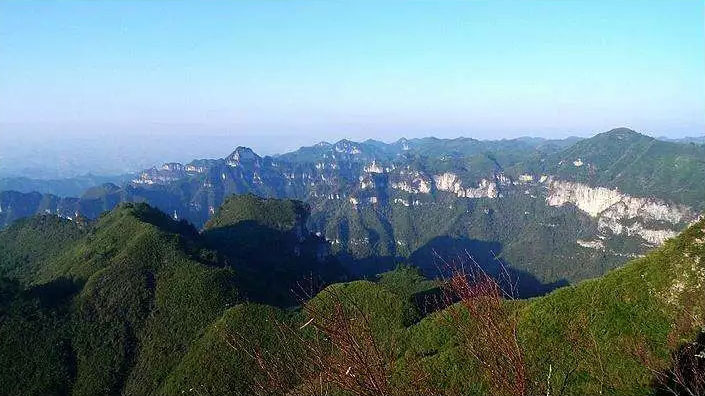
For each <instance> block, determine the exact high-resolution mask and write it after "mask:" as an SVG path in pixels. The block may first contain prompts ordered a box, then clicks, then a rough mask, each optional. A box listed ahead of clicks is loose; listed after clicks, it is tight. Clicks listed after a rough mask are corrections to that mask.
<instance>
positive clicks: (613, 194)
mask: <svg viewBox="0 0 705 396" xmlns="http://www.w3.org/2000/svg"><path fill="white" fill-rule="evenodd" d="M703 150H705V146H698V145H691V144H680V143H668V142H663V141H658V140H655V139H652V138H650V137H647V136H644V135H641V134H638V133H636V132H634V131H631V130H627V129H617V130H613V131H609V132H606V133H602V134H599V135H597V136H595V137H593V138H590V139H583V140H579V139H565V140H560V141H549V140H542V139H530V138H522V139H513V140H501V141H479V140H475V139H468V138H458V139H436V138H424V139H400V140H399V141H397V142H394V143H390V144H387V143H382V142H378V141H373V140H368V141H365V142H361V143H358V142H352V141H348V140H341V141H339V142H336V143H334V144H329V143H325V142H323V143H320V144H318V145H315V146H312V147H304V148H301V149H300V150H297V151H294V152H291V153H287V154H284V155H280V156H275V157H266V156H265V157H261V156H259V155H257V154H256V153H254V152H252V150H250V149H247V148H244V147H238V148H237V149H236V150H235V151H233V153H231V154H230V155H228V156H227V157H225V158H222V159H213V160H195V161H192V162H191V163H188V164H178V163H167V164H164V165H163V166H162V167H160V168H154V169H148V170H145V171H144V172H142V173H141V174H140V175H139V176H138V177H137V178H135V179H134V180H132V181H131V182H130V183H127V184H126V185H124V186H121V187H118V186H114V185H104V186H100V187H97V188H93V189H90V190H89V191H87V192H86V193H85V194H84V196H83V197H82V198H80V199H76V198H58V197H53V196H42V195H38V194H34V195H31V194H30V195H22V194H18V193H14V192H2V193H0V223H4V224H8V223H9V222H11V221H13V220H15V219H17V218H19V217H22V216H27V215H30V214H32V213H36V212H44V211H49V212H51V213H57V214H59V215H61V216H64V217H68V218H75V217H76V213H80V214H82V215H83V216H85V217H89V218H94V217H96V216H98V214H99V213H101V212H102V211H104V210H108V209H110V208H111V207H113V206H114V205H116V204H117V203H118V202H122V201H136V202H148V203H150V204H151V205H153V206H155V207H157V208H159V209H160V210H162V211H164V212H165V213H167V214H169V216H171V217H172V218H174V219H186V220H188V221H190V222H192V223H193V224H195V225H196V226H197V227H201V226H203V225H205V224H206V223H207V222H208V220H209V219H211V218H212V217H213V216H214V215H215V213H216V210H217V208H219V207H220V206H221V204H222V203H223V202H225V200H226V198H227V197H228V196H230V195H232V194H243V193H253V194H256V195H258V196H262V197H274V198H293V199H297V200H301V201H304V202H306V204H308V205H309V207H310V208H311V216H310V218H308V220H307V223H308V224H307V226H308V228H309V229H310V230H312V231H313V232H315V233H320V236H321V237H322V238H325V239H326V240H327V241H328V242H329V243H330V244H331V247H332V253H333V254H335V255H336V256H338V258H339V259H340V260H341V261H342V262H343V263H344V264H345V266H346V268H347V270H348V271H349V272H350V273H353V274H357V275H364V276H373V275H374V274H377V273H380V272H383V271H385V270H388V269H390V268H393V267H394V266H395V265H396V264H398V263H400V262H412V263H414V264H416V265H419V266H421V267H422V268H423V269H424V271H425V273H426V274H427V275H430V276H435V275H437V274H438V266H439V263H437V262H435V256H436V255H437V254H438V255H441V256H443V257H446V258H448V257H453V256H457V255H458V254H464V253H465V252H466V251H467V252H468V253H470V254H472V255H473V256H476V258H477V259H478V260H479V261H481V262H482V263H483V265H486V266H489V267H491V266H492V265H495V264H494V262H495V256H497V257H499V258H501V259H502V260H504V261H505V264H507V265H509V266H510V267H512V268H514V269H515V270H516V271H517V272H518V273H522V274H523V277H524V278H525V279H526V282H525V283H527V284H528V285H527V286H526V294H525V295H535V294H540V293H543V292H545V291H546V290H550V289H551V288H553V287H555V286H556V285H560V284H563V283H565V282H576V281H579V280H582V279H586V278H590V277H594V276H598V275H601V274H603V273H605V271H607V270H609V269H611V268H614V267H616V266H619V265H621V264H623V263H624V262H626V261H627V260H628V259H629V258H633V257H637V256H640V255H643V254H644V253H645V252H647V251H648V250H649V249H651V248H653V247H655V246H659V245H661V244H662V243H663V242H664V241H665V240H667V239H668V238H672V237H674V236H675V235H677V233H678V232H679V231H681V230H683V229H684V228H685V227H687V226H688V224H691V223H692V222H694V221H696V220H697V219H698V217H699V216H700V213H701V211H702V210H703V206H702V202H703V200H702V197H703V196H705V190H703V188H704V187H702V184H703V183H700V181H701V180H703V179H705V163H704V162H703V161H705V160H704V158H705V151H703ZM434 252H435V253H437V254H434ZM574 262H580V263H582V265H581V266H575V265H571V264H570V263H574Z"/></svg>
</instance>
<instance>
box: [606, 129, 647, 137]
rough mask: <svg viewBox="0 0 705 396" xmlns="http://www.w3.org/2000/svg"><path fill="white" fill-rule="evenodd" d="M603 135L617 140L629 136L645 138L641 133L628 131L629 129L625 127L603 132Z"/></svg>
mask: <svg viewBox="0 0 705 396" xmlns="http://www.w3.org/2000/svg"><path fill="white" fill-rule="evenodd" d="M603 135H609V136H614V137H617V138H623V137H629V136H645V135H642V134H641V133H639V132H637V131H635V130H633V129H629V128H625V127H621V128H614V129H610V130H609V131H607V132H604V133H603Z"/></svg>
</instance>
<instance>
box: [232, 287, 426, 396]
mask: <svg viewBox="0 0 705 396" xmlns="http://www.w3.org/2000/svg"><path fill="white" fill-rule="evenodd" d="M321 293H322V295H320V296H319V299H318V300H319V301H318V303H317V304H316V303H311V302H310V300H309V302H307V303H305V304H304V305H303V312H304V313H305V314H306V317H307V318H308V319H307V320H306V321H305V322H304V323H303V324H299V325H293V324H290V323H284V322H282V321H275V328H276V338H277V344H278V345H279V348H277V350H276V351H271V350H265V349H262V348H260V347H259V346H257V345H251V343H249V342H248V339H249V338H248V335H244V334H232V335H231V336H230V337H229V340H228V342H229V344H230V345H231V346H232V347H233V348H234V349H236V350H237V351H241V352H243V353H244V354H245V355H246V356H247V357H249V359H250V360H251V362H252V363H254V365H255V366H256V368H257V370H258V372H259V373H260V375H259V376H255V378H253V379H252V382H253V383H252V392H253V393H254V394H256V395H262V396H264V395H274V394H276V395H284V394H287V395H292V396H294V395H296V396H298V395H300V396H313V395H329V394H332V393H334V392H340V391H342V392H344V393H345V394H350V395H355V396H396V395H399V396H401V395H433V394H435V392H434V391H432V390H431V388H430V387H429V386H428V385H427V379H428V376H427V375H426V374H425V373H424V371H423V370H422V369H421V368H420V365H418V364H416V362H412V363H411V364H410V365H409V366H410V367H409V370H408V371H407V373H406V374H407V375H408V376H409V378H407V380H406V381H403V383H402V384H400V383H393V373H394V364H395V361H396V347H395V345H394V339H393V337H390V339H385V340H382V339H380V337H379V336H378V335H376V334H375V333H374V331H373V328H372V323H371V320H370V317H369V315H368V314H367V313H366V312H365V311H364V310H363V309H362V308H361V307H360V306H359V305H358V303H357V302H356V301H355V300H354V299H353V298H351V297H350V296H348V295H346V294H345V293H344V292H341V291H338V290H335V289H331V288H328V289H324V290H323V291H322V292H321ZM309 297H310V296H309ZM321 301H323V302H324V304H321Z"/></svg>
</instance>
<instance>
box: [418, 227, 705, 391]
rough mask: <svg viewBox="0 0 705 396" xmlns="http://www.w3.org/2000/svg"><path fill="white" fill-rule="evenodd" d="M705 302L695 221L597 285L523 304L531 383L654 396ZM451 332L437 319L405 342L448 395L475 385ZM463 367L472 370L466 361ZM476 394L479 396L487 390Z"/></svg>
mask: <svg viewBox="0 0 705 396" xmlns="http://www.w3.org/2000/svg"><path fill="white" fill-rule="evenodd" d="M704 296H705V221H700V222H699V223H697V224H695V225H693V226H692V227H690V228H689V229H688V230H686V231H685V232H684V233H683V234H682V235H680V236H679V237H678V238H676V239H673V240H670V241H668V242H667V243H666V244H665V245H664V246H663V247H661V248H659V249H657V250H655V251H654V252H652V253H650V254H648V255H647V256H646V257H644V258H640V259H636V260H633V261H631V262H630V263H629V264H627V265H625V266H624V267H623V268H621V269H618V270H614V271H611V272H610V273H608V274H607V275H606V276H605V277H603V278H599V279H594V280H589V281H585V282H582V283H580V284H578V285H576V286H571V287H566V288H561V289H559V290H557V291H555V292H553V293H551V294H549V295H547V296H544V297H540V298H536V299H532V300H529V301H526V302H525V303H524V304H521V305H519V307H518V309H519V318H520V321H519V327H518V328H519V342H520V345H521V349H522V351H523V354H524V359H525V368H526V370H527V372H529V373H530V376H531V379H532V381H536V383H537V384H546V378H547V376H548V375H549V373H550V375H551V377H549V379H548V381H549V384H550V385H544V389H543V392H545V390H546V387H547V386H550V387H551V388H552V389H554V390H558V389H563V393H564V394H569V395H572V394H575V395H582V394H629V395H640V394H643V395H646V394H651V392H652V390H653V388H652V385H653V382H652V381H654V372H653V371H652V370H667V369H668V367H669V365H670V364H672V362H671V361H670V360H669V354H670V353H671V352H673V351H675V350H676V349H677V348H679V347H681V346H682V345H684V344H686V343H689V342H692V341H694V340H695V338H696V335H697V334H698V332H702V331H703V329H704V328H705V319H704V318H705V297H704ZM450 309H453V308H450ZM451 323H454V322H453V320H452V319H449V318H448V316H447V314H446V311H444V312H440V313H437V314H434V315H431V316H429V317H427V318H425V319H424V320H422V321H421V322H420V323H419V324H417V325H415V326H413V327H412V328H410V334H409V337H410V339H411V345H412V349H413V350H414V351H415V354H416V355H417V356H424V358H423V359H424V360H425V363H426V365H427V367H428V368H429V369H430V370H432V372H434V380H435V381H438V383H439V384H441V385H442V386H444V387H449V388H452V387H458V386H460V387H462V386H463V384H462V381H464V380H466V379H467V378H470V377H472V376H473V374H472V373H468V372H466V371H465V370H467V368H466V367H465V368H464V367H463V366H461V365H458V359H463V357H462V354H461V353H460V349H459V347H458V342H462V341H460V340H458V339H457V337H458V336H459V335H456V331H457V329H456V328H453V327H452V326H450V324H451ZM465 359H467V357H466V358H465ZM468 364H469V365H470V366H473V367H477V366H476V365H474V364H473V362H472V359H470V361H469V362H468ZM434 370H439V371H434ZM477 389H478V392H479V393H477V394H482V389H485V388H484V387H483V386H478V388H477ZM543 392H542V393H543ZM552 393H553V392H552ZM472 394H475V393H472Z"/></svg>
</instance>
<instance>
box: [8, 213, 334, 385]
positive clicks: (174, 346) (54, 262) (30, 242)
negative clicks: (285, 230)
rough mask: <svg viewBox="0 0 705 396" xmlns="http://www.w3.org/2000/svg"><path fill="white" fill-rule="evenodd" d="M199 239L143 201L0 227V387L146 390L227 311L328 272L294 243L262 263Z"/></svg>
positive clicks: (277, 296)
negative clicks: (88, 220)
mask: <svg viewBox="0 0 705 396" xmlns="http://www.w3.org/2000/svg"><path fill="white" fill-rule="evenodd" d="M281 204H282V207H283V206H284V205H286V204H285V203H283V202H282V203H281ZM242 220H243V221H246V220H244V219H242ZM236 224H237V223H235V225H236ZM280 228H281V227H280ZM272 232H274V230H272ZM243 238H245V237H243ZM38 242H41V243H38ZM211 242H212V239H211V238H210V236H208V235H205V236H201V235H200V234H199V233H198V232H197V231H196V230H195V229H194V228H193V227H192V226H190V225H189V224H187V223H185V222H178V221H175V220H173V219H171V218H170V217H169V216H167V215H165V214H164V213H162V212H160V211H158V210H156V209H154V208H151V207H149V206H148V205H146V204H122V205H120V206H119V207H118V208H116V209H114V210H112V211H111V212H109V213H106V214H105V215H103V216H101V217H100V218H99V219H98V220H97V221H96V222H95V223H94V224H84V225H78V224H76V223H75V222H73V221H70V220H66V219H61V218H58V217H56V216H49V215H44V216H39V217H36V218H30V219H27V220H24V221H21V222H18V223H16V224H15V225H13V226H12V227H10V228H9V229H7V230H4V231H2V232H1V233H0V252H3V257H2V258H3V260H2V261H0V271H2V274H3V277H2V278H1V279H2V285H1V287H2V291H1V292H0V296H2V303H1V306H0V314H1V316H2V317H1V318H0V333H2V335H3V337H2V341H0V349H1V350H2V353H0V355H2V356H3V357H2V358H1V359H0V360H1V362H0V366H1V367H2V368H3V369H2V370H0V371H2V373H3V378H2V381H0V382H2V383H3V384H5V385H7V386H6V387H5V385H3V386H4V389H3V391H4V392H5V391H6V392H9V394H68V393H71V394H77V395H78V394H87V395H93V394H121V393H126V394H150V393H153V392H155V391H156V389H157V388H158V387H159V386H160V384H161V382H162V380H163V379H164V376H165V375H166V374H168V373H169V371H170V370H171V369H172V368H173V367H174V365H175V364H176V363H177V362H178V361H179V360H180V359H181V358H182V357H183V356H184V353H186V351H187V350H188V348H189V345H190V344H191V342H192V340H194V339H195V338H196V337H197V336H198V335H199V334H200V333H201V331H202V330H203V329H204V328H205V327H206V326H207V325H208V324H209V323H211V322H212V321H214V320H215V319H217V318H218V317H220V316H221V315H222V314H223V312H224V311H225V310H226V309H227V308H228V307H229V306H232V305H234V304H236V303H238V302H241V301H244V300H245V299H253V298H255V299H256V298H258V296H262V299H263V300H264V301H272V302H279V303H286V302H287V301H291V299H292V297H291V295H290V285H289V283H287V282H291V281H292V280H294V279H295V280H301V279H304V277H310V276H311V271H313V270H315V269H318V266H321V265H322V264H321V263H324V264H327V265H329V266H330V267H333V266H334V265H335V263H334V262H332V261H327V260H326V259H325V257H323V256H322V257H321V260H322V261H321V262H319V261H316V260H314V259H311V256H312V255H311V254H310V253H308V250H307V249H310V248H309V247H307V246H304V245H303V244H302V245H301V246H300V252H302V253H301V255H300V257H296V256H295V255H294V254H291V253H287V252H284V251H277V250H272V249H271V246H269V247H268V250H267V251H261V252H260V253H261V255H262V256H264V255H265V254H266V255H267V256H268V257H267V258H262V257H259V258H258V257H253V258H252V259H251V260H247V257H242V256H237V255H233V254H231V251H230V250H228V249H227V248H225V247H218V246H216V247H215V249H212V248H213V247H212V246H211V245H210V243H211ZM219 248H220V249H219ZM276 259H278V260H279V261H276ZM265 260H266V262H267V263H268V264H271V265H270V267H268V268H267V270H268V271H270V272H271V273H268V274H267V275H269V276H270V277H272V278H273V281H272V282H269V283H267V282H265V280H263V279H258V278H256V277H255V276H253V274H254V275H257V274H262V275H263V276H264V273H263V271H262V270H260V269H257V268H256V266H257V265H261V264H262V262H264V261H265ZM308 260H310V261H308ZM297 265H305V267H303V268H297ZM325 269H326V268H322V269H321V270H320V271H316V272H320V273H321V274H322V275H321V276H323V274H325V272H326V271H325ZM329 272H331V271H329ZM282 274H286V276H282ZM336 274H339V273H336ZM17 280H19V281H21V282H22V283H21V284H20V283H18V281H17ZM267 288H270V289H269V291H267ZM283 296H286V298H285V297H283ZM57 346H58V347H59V349H56V348H57ZM31 367H34V368H31Z"/></svg>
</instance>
